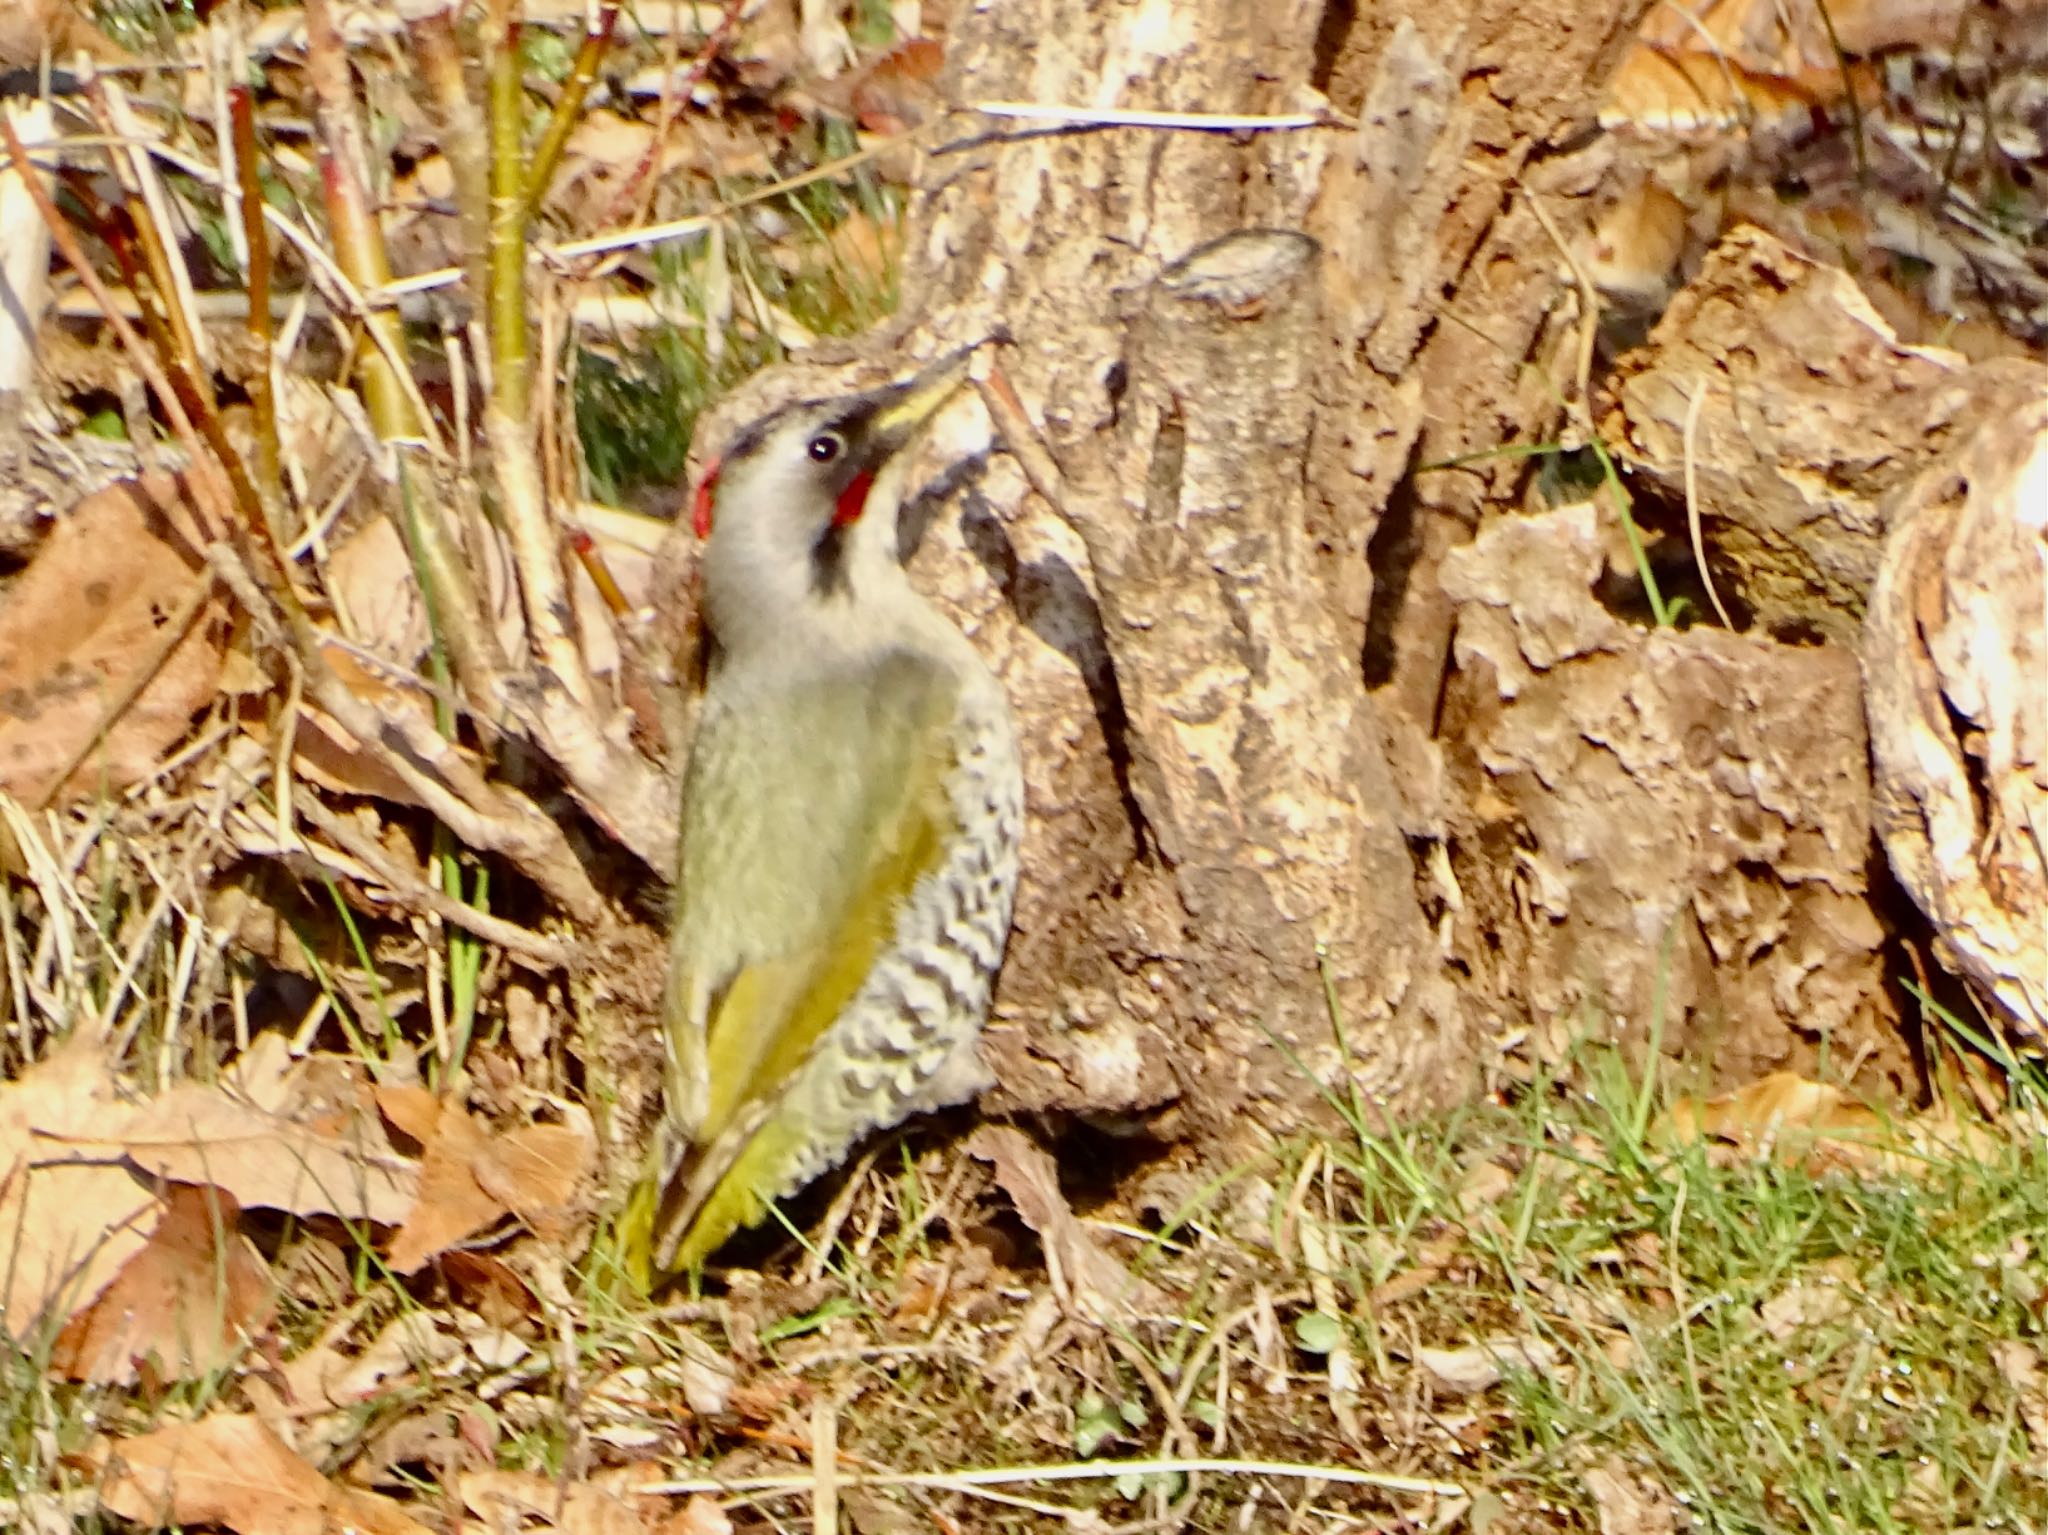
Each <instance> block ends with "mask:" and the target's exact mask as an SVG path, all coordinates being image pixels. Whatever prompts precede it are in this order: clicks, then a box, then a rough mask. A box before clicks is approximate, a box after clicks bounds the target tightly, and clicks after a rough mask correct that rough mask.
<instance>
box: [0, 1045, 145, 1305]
mask: <svg viewBox="0 0 2048 1535" xmlns="http://www.w3.org/2000/svg"><path fill="white" fill-rule="evenodd" d="M119 1112H121V1105H120V1102H119V1100H118V1098H117V1097H116V1096H115V1079H114V1074H113V1070H112V1068H111V1067H110V1066H109V1065H108V1063H107V1061H106V1059H105V1057H104V1056H103V1055H102V1054H101V1052H100V1050H99V1049H98V1047H97V1046H96V1045H95V1044H94V1043H93V1042H92V1041H91V1040H90V1039H89V1038H87V1036H86V1032H85V1031H84V1030H81V1031H80V1032H79V1033H78V1034H76V1035H74V1036H73V1037H72V1038H71V1039H69V1040H67V1041H66V1042H65V1043H64V1044H62V1045H60V1046H58V1048H57V1049H56V1050H55V1051H54V1052H52V1053H51V1054H50V1055H49V1056H47V1057H45V1058H44V1059H43V1060H41V1061H39V1062H38V1063H37V1064H35V1065H34V1066H31V1067H30V1068H29V1069H28V1070H27V1071H25V1072H23V1073H22V1074H21V1075H20V1076H19V1077H17V1078H16V1079H15V1080H14V1081H12V1082H9V1083H7V1084H6V1085H4V1086H0V1252H4V1253H5V1254H6V1255H7V1261H6V1267H5V1272H4V1275H0V1319H4V1321H5V1326H6V1330H7V1332H8V1333H9V1334H10V1335H11V1336H12V1337H14V1338H15V1340H16V1341H21V1340H23V1339H26V1338H27V1337H28V1336H29V1335H30V1333H31V1332H32V1331H33V1330H35V1329H36V1328H38V1327H40V1326H42V1325H43V1324H44V1323H45V1322H46V1321H50V1320H52V1316H51V1313H52V1312H53V1311H54V1312H55V1313H56V1314H57V1315H59V1316H69V1315H71V1313H72V1312H74V1311H76V1310H77V1309H78V1308H79V1307H81V1306H84V1305H86V1304H88V1303H90V1302H91V1301H92V1300H93V1299H94V1298H96V1297H97V1296H98V1295H99V1293H100V1292H101V1291H102V1290H104V1289H105V1288H106V1287H107V1285H108V1284H109V1283H110V1282H111V1281H112V1280H113V1278H114V1276H115V1275H116V1274H118V1273H120V1272H121V1270H122V1268H123V1267H124V1266H125V1265H126V1264H127V1263H128V1261H129V1260H130V1259H131V1258H133V1257H134V1256H135V1254H136V1253H138V1252H140V1251H141V1250H142V1247H143V1245H144V1243H145V1242H146V1241H147V1239H148V1238H147V1233H148V1231H149V1228H150V1226H151V1224H152V1222H153V1217H154V1215H155V1212H156V1211H157V1210H159V1209H160V1208H161V1203H160V1201H159V1200H158V1199H157V1197H156V1196H155V1195H154V1194H153V1193H151V1192H150V1190H149V1189H147V1188H145V1187H143V1185H142V1184H141V1183H139V1182H138V1181H137V1180H136V1179H135V1177H134V1176H133V1175H132V1174H131V1173H129V1172H128V1171H127V1170H126V1169H125V1168H122V1167H119V1166H109V1165H107V1162H106V1160H105V1159H104V1158H101V1159H98V1160H91V1161H89V1160H85V1159H82V1158H77V1157H74V1156H71V1155H69V1154H67V1153H66V1151H65V1150H64V1148H63V1147H62V1145H61V1144H56V1145H53V1144H51V1143H50V1141H49V1140H48V1139H47V1137H51V1136H55V1137H60V1138H61V1137H62V1136H65V1135H67V1134H72V1133H77V1132H82V1131H85V1130H89V1129H90V1128H91V1127H92V1126H93V1125H94V1124H95V1123H98V1122H100V1121H102V1120H104V1118H105V1117H106V1116H107V1115H108V1114H111V1113H119Z"/></svg>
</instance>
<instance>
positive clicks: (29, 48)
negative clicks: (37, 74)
mask: <svg viewBox="0 0 2048 1535" xmlns="http://www.w3.org/2000/svg"><path fill="white" fill-rule="evenodd" d="M81 51H82V52H85V53H88V54H90V55H91V56H92V57H93V58H95V59H97V60H98V61H99V62H100V63H102V64H136V63H140V62H141V61H140V60H138V59H137V58H136V57H135V55H134V54H132V53H130V52H129V51H128V50H127V49H125V48H123V47H122V46H121V45H120V44H119V43H117V42H115V41H114V40H113V39H112V38H110V37H108V36H107V34H106V33H104V32H102V31H101V30H100V29H99V28H98V27H97V26H95V25H94V24H93V21H92V18H91V10H90V8H89V7H88V6H85V5H82V4H79V3H78V0H15V3H13V4H11V5H8V6H4V7H0V64H5V65H9V66H11V67H13V68H15V69H34V68H36V67H37V66H38V65H39V64H41V63H42V61H43V60H44V59H47V58H55V59H69V58H70V57H71V56H72V55H73V54H76V53H79V52H81Z"/></svg>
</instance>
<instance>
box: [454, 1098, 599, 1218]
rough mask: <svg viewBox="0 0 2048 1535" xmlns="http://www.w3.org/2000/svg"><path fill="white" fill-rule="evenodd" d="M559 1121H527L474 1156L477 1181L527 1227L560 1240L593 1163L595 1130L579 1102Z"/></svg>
mask: <svg viewBox="0 0 2048 1535" xmlns="http://www.w3.org/2000/svg"><path fill="white" fill-rule="evenodd" d="M564 1114H565V1118H564V1121H563V1123H561V1124H558V1125H526V1126H523V1127H521V1128H520V1129H517V1130H511V1131H508V1132H506V1133H505V1134H504V1135H500V1136H496V1137H493V1139H492V1140H491V1142H490V1144H489V1145H487V1146H486V1147H485V1148H484V1149H483V1151H482V1152H481V1153H480V1154H479V1155H478V1157H477V1160H476V1167H475V1171H476V1181H477V1183H478V1184H479V1185H480V1186H481V1187H482V1188H483V1189H484V1191H485V1192H486V1193H488V1194H489V1195H491V1197H492V1198H494V1199H496V1200H497V1201H498V1202H499V1203H500V1204H502V1205H504V1206H505V1208H506V1209H508V1210H510V1211H511V1212H512V1213H513V1214H514V1215H516V1216H518V1217H519V1219H520V1220H521V1221H522V1222H524V1223H525V1225H526V1228H527V1229H528V1230H529V1231H531V1232H532V1233H533V1234H534V1235H535V1236H537V1237H539V1238H541V1240H543V1241H546V1242H560V1241H561V1240H562V1237H563V1235H564V1230H563V1228H564V1224H565V1221H566V1218H567V1217H568V1215H569V1213H570V1211H571V1209H572V1208H573V1206H574V1205H575V1202H576V1195H577V1193H578V1191H579V1190H580V1189H581V1188H582V1187H583V1182H584V1180H585V1179H586V1178H588V1177H589V1176H590V1174H591V1171H592V1170H593V1169H594V1168H595V1167H596V1165H597V1134H596V1131H595V1130H594V1129H593V1128H592V1126H591V1123H590V1118H589V1116H588V1115H587V1114H586V1113H584V1111H583V1110H582V1109H581V1108H568V1109H565V1110H564Z"/></svg>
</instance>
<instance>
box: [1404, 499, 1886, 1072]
mask: <svg viewBox="0 0 2048 1535" xmlns="http://www.w3.org/2000/svg"><path fill="white" fill-rule="evenodd" d="M1600 516H1601V514H1600V513H1599V512H1598V511H1596V509H1595V508H1594V507H1593V506H1592V505H1590V504H1581V505H1578V506H1571V507H1564V508H1560V509H1559V510H1557V511H1554V512H1550V513H1546V514H1544V515H1541V516H1534V517H1513V518H1503V519H1500V520H1498V521H1495V522H1493V523H1491V524H1489V525H1488V526H1487V527H1486V528H1485V529H1483V530H1482V531H1481V533H1480V534H1479V536H1478V537H1477V538H1476V539H1474V540H1473V541H1472V543H1471V544H1469V545H1467V546H1466V547H1464V548H1462V549H1460V550H1458V551H1456V552H1455V553H1454V555H1453V556H1452V557H1451V559H1450V560H1449V561H1448V562H1447V563H1446V568H1445V572H1444V584H1445V589H1446V591H1447V592H1448V593H1449V595H1450V596H1451V598H1452V600H1453V601H1455V602H1456V603H1457V604H1458V629H1457V663H1458V671H1457V675H1456V676H1455V677H1454V678H1453V681H1452V686H1451V694H1450V698H1449V700H1448V702H1447V706H1446V710H1445V722H1446V730H1447V733H1450V734H1453V735H1454V736H1455V738H1456V740H1457V741H1458V743H1459V745H1458V746H1457V748H1456V749H1455V750H1454V752H1453V764H1454V765H1453V772H1452V775H1451V776H1452V782H1453V783H1454V785H1455V786H1456V788H1457V791H1458V797H1459V799H1460V801H1461V802H1462V803H1464V804H1466V805H1469V806H1470V807H1472V810H1473V813H1474V815H1475V819H1476V820H1477V822H1478V823H1479V824H1478V826H1477V827H1476V828H1475V834H1474V835H1473V836H1471V837H1470V838H1469V839H1468V840H1467V841H1466V844H1465V847H1464V850H1463V851H1464V856H1463V857H1461V858H1460V860H1459V861H1458V868H1459V871H1460V873H1461V875H1462V880H1463V894H1464V900H1463V903H1462V905H1461V909H1460V911H1459V913H1458V918H1457V922H1458V926H1459V927H1460V929H1462V930H1464V931H1465V932H1466V933H1467V934H1468V935H1469V936H1468V940H1467V941H1466V942H1465V943H1463V944H1461V946H1460V947H1461V952H1463V953H1465V954H1467V955H1469V956H1471V957H1472V960H1473V963H1474V965H1475V975H1474V981H1475V990H1476V991H1477V992H1478V993H1479V994H1481V995H1489V996H1492V997H1495V998H1497V999H1499V1002H1500V1004H1501V1005H1503V1006H1505V1007H1508V1008H1526V1009H1527V1012H1528V1015H1529V1016H1530V1018H1531V1019H1532V1022H1534V1023H1535V1025H1536V1026H1537V1033H1536V1039H1535V1053H1536V1054H1537V1055H1538V1056H1539V1057H1543V1058H1551V1059H1555V1058H1558V1057H1561V1056H1562V1055H1563V1054H1564V1053H1565V1052H1566V1051H1567V1050H1568V1049H1569V1048H1571V1047H1572V1046H1573V1045H1574V1044H1575V1043H1576V1041H1577V1039H1578V1038H1586V1037H1590V1038H1613V1039H1616V1040H1619V1041H1621V1042H1622V1043H1624V1044H1625V1045H1628V1046H1630V1047H1632V1048H1633V1049H1634V1050H1636V1051H1638V1052H1640V1051H1641V1050H1643V1049H1644V1048H1645V1047H1647V1045H1648V1044H1649V1042H1650V1040H1651V1038H1652V1036H1653V1034H1654V1035H1656V1036H1657V1038H1658V1043H1659V1044H1660V1045H1661V1047H1662V1048H1663V1049H1664V1050H1665V1051H1667V1052H1669V1053H1671V1054H1674V1055H1676V1056H1677V1057H1678V1058H1679V1059H1680V1060H1682V1061H1687V1062H1692V1063H1695V1065H1696V1069H1697V1070H1698V1072H1699V1073H1700V1075H1701V1076H1702V1077H1703V1078H1705V1079H1706V1080H1709V1081H1712V1082H1717V1083H1722V1082H1742V1081H1748V1080H1750V1079H1752V1078H1754V1077H1756V1076H1759V1075H1761V1074H1763V1073H1765V1072H1768V1071H1772V1070H1776V1069H1780V1068H1782V1067H1786V1066H1788V1065H1790V1066H1795V1067H1804V1066H1807V1065H1809V1064H1810V1062H1811V1058H1812V1057H1813V1056H1814V1055H1815V1054H1817V1053H1819V1050H1820V1049H1821V1048H1822V1047H1825V1049H1826V1052H1827V1055H1828V1058H1829V1060H1830V1061H1831V1062H1833V1063H1834V1064H1835V1066H1836V1067H1837V1068H1838V1069H1841V1070H1843V1071H1845V1072H1847V1073H1848V1074H1850V1075H1853V1074H1855V1072H1856V1070H1857V1069H1859V1068H1860V1067H1862V1066H1864V1065H1866V1064H1868V1065H1872V1066H1874V1067H1876V1068H1877V1070H1878V1071H1879V1072H1880V1073H1882V1074H1883V1075H1887V1076H1890V1077H1891V1078H1892V1079H1893V1080H1894V1081H1897V1080H1898V1079H1899V1078H1901V1077H1904V1076H1906V1075H1907V1074H1908V1072H1909V1068H1910V1062H1909V1061H1908V1059H1907V1056H1906V1052H1905V1049H1904V1045H1903V1042H1902V1041H1901V1039H1900V1038H1899V1036H1898V1034H1897V1032H1896V1031H1895V1030H1894V1029H1893V1028H1891V1027H1890V1025H1891V1023H1892V1009H1891V1007H1890V1005H1889V1002H1888V999H1887V997H1886V993H1885V987H1884V980H1883V963H1882V954H1881V946H1882V942H1883V939H1884V929H1883V927H1882V926H1881V925H1880V923H1879V921H1878V917H1877V914H1876V913H1875V911H1874V910H1873V909H1872V905H1871V890H1870V887H1869V884H1868V875H1867V866H1868V863H1869V854H1870V846H1871V842H1870V783H1869V776H1868V773H1867V770H1866V768H1865V750H1864V730H1863V705H1862V699H1861V697H1860V695H1859V692H1858V688H1857V675H1856V658H1855V656H1854V655H1853V654H1852V653H1851V652H1849V651H1847V650H1844V649H1838V648H1835V647H1832V646H1791V645H1784V644H1779V643H1777V642H1775V641H1772V640H1770V639H1767V638H1764V637H1762V636H1760V635H1757V636H1751V635H1736V634H1729V633H1727V632H1726V631H1724V630H1717V629H1697V630H1693V631H1690V632H1688V633H1683V634H1680V633H1674V632H1672V631H1669V630H1663V631H1644V630H1641V629H1637V628H1635V627H1633V626H1631V625H1629V624H1626V623H1623V622H1622V621H1621V620H1619V619H1617V618H1615V617H1614V616H1613V615H1612V614H1610V613H1608V612H1607V611H1606V610H1605V609H1604V608H1602V607H1601V606H1600V605H1599V603H1598V602H1596V601H1595V600H1594V598H1593V595H1592V588H1593V586H1594V585H1595V583H1596V582H1597V581H1598V579H1599V577H1600V574H1601V572H1602V570H1603V568H1604V567H1605V565H1606V556H1605V553H1604V549H1603V539H1602V537H1601V533H1600V529H1599V520H1600ZM1802 1047H1803V1048H1802ZM1801 1056H1803V1057H1804V1058H1799V1057H1801Z"/></svg>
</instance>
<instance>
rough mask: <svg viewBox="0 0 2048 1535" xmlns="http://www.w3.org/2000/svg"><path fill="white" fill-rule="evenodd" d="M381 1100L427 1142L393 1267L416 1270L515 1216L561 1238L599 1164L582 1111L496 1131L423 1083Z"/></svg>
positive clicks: (394, 1244) (382, 1094)
mask: <svg viewBox="0 0 2048 1535" xmlns="http://www.w3.org/2000/svg"><path fill="white" fill-rule="evenodd" d="M377 1101H378V1103H379V1105H380V1106H381V1107H382V1108H383V1110H384V1112H385V1113H386V1115H388V1116H389V1117H390V1119H391V1121H392V1123H394V1124H396V1125H397V1126H398V1127H399V1128H400V1129H402V1130H404V1131H405V1132H406V1133H407V1134H408V1135H411V1136H412V1137H413V1138H414V1139H415V1140H418V1141H419V1142H421V1144H422V1145H423V1146H424V1147H425V1148H426V1149H425V1153H424V1155H423V1157H422V1159H421V1164H420V1190H419V1200H418V1202H417V1203H416V1204H415V1205H414V1206H413V1208H412V1210H411V1212H410V1213H409V1214H408V1215H407V1216H406V1218H405V1224H404V1226H403V1227H402V1228H401V1229H400V1231H399V1233H398V1235H397V1236H395V1237H393V1238H392V1241H391V1251H390V1253H389V1255H388V1259H389V1262H390V1263H391V1266H392V1267H393V1268H394V1269H396V1270H397V1271H398V1272H399V1273H401V1274H410V1273H412V1272H413V1271H414V1270H416V1269H418V1268H419V1267H420V1266H421V1265H422V1264H424V1263H425V1262H426V1261H427V1260H428V1259H429V1258H432V1257H434V1256H436V1255H437V1254H439V1253H443V1252H446V1251H447V1250H448V1249H449V1248H451V1247H454V1246H455V1245H456V1244H457V1243H459V1242H463V1241H466V1240H468V1239H469V1238H470V1237H473V1236H475V1235H477V1233H479V1232H481V1231H484V1230H487V1229H488V1228H489V1227H491V1226H492V1225H494V1224H496V1223H497V1222H498V1221H500V1220H502V1219H504V1217H505V1216H507V1215H516V1216H517V1217H518V1218H519V1219H520V1220H521V1221H522V1222H524V1223H525V1225H526V1226H527V1227H528V1228H529V1229H530V1230H532V1231H533V1233H534V1234H535V1235H536V1236H539V1237H540V1238H541V1239H542V1240H543V1241H549V1242H554V1241H559V1240H560V1239H561V1237H562V1235H563V1233H564V1227H565V1221H566V1217H567V1215H568V1212H569V1210H570V1207H571V1206H572V1204H573V1203H574V1201H575V1198H576V1195H577V1192H578V1190H579V1189H580V1188H581V1187H582V1185H583V1181H584V1179H585V1178H587V1177H588V1176H589V1174H590V1171H591V1169H592V1168H593V1167H594V1166H595V1165H596V1160H597V1137H596V1133H595V1132H594V1131H593V1130H592V1128H591V1126H590V1121H589V1118H588V1117H587V1116H585V1115H584V1114H583V1113H582V1111H581V1110H573V1111H569V1112H570V1113H571V1115H572V1117H571V1118H569V1119H568V1120H567V1121H566V1122H564V1123H562V1124H559V1125H524V1126H521V1127H520V1128H519V1129H516V1130H511V1131H507V1132H506V1133H505V1134H502V1135H493V1134H492V1133H491V1132H490V1131H488V1130H487V1129H486V1128H485V1127H484V1126H482V1125H480V1124H479V1123H477V1121H476V1120H474V1119H472V1118H471V1117H470V1116H469V1115H468V1114H467V1113H465V1112H463V1111H462V1110H461V1109H459V1108H455V1107H452V1106H450V1105H447V1104H440V1103H436V1102H434V1100H433V1099H432V1097H431V1095H428V1094H426V1093H425V1090H424V1089H421V1088H410V1087H408V1088H398V1089H393V1088H383V1089H380V1090H379V1092H378V1099H377Z"/></svg>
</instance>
